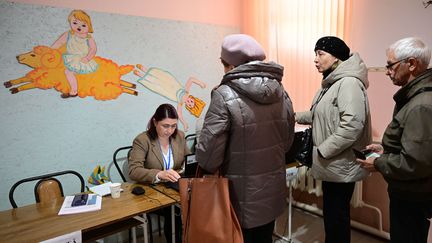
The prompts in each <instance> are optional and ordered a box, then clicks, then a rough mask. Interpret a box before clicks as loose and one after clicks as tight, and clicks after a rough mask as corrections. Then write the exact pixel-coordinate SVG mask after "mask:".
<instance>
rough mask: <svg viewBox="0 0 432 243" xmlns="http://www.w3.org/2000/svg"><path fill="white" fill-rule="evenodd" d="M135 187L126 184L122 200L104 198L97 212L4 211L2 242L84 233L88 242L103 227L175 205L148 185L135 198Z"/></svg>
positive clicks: (39, 207) (31, 207) (0, 216)
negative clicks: (59, 213) (133, 192)
mask: <svg viewBox="0 0 432 243" xmlns="http://www.w3.org/2000/svg"><path fill="white" fill-rule="evenodd" d="M133 186H134V185H133V184H130V183H124V184H123V185H122V188H123V189H124V191H123V192H122V193H121V196H120V198H116V199H113V198H111V197H109V196H108V197H104V198H103V200H102V209H101V210H98V211H94V212H87V213H79V214H71V215H61V216H59V215H57V214H58V211H59V209H60V207H61V203H62V202H60V203H57V204H55V205H49V206H44V205H41V204H39V203H37V204H32V205H29V206H24V207H19V208H14V209H10V210H6V211H2V212H0V239H1V241H2V242H39V241H42V240H47V239H51V238H54V237H57V236H60V235H64V234H67V233H70V232H74V231H78V230H81V231H82V234H83V241H86V239H87V240H88V238H89V237H87V238H86V235H91V237H94V235H97V233H98V231H99V230H100V229H102V228H104V227H105V228H106V227H108V226H110V225H113V224H116V223H120V222H123V221H127V220H130V219H131V218H133V217H134V216H140V215H142V214H143V213H147V212H151V211H154V210H157V209H159V208H163V207H167V206H170V205H173V204H175V203H176V201H175V200H173V199H172V198H170V197H167V196H166V195H164V194H163V193H160V192H158V191H156V190H154V189H152V188H150V187H149V186H143V187H144V189H145V191H146V192H145V194H144V195H140V196H135V195H133V194H132V193H131V190H132V188H133ZM141 186H142V185H141ZM95 233H96V234H95Z"/></svg>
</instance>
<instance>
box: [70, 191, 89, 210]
mask: <svg viewBox="0 0 432 243" xmlns="http://www.w3.org/2000/svg"><path fill="white" fill-rule="evenodd" d="M87 198H88V194H80V195H76V196H75V197H74V199H73V200H72V207H76V206H82V205H86V204H87Z"/></svg>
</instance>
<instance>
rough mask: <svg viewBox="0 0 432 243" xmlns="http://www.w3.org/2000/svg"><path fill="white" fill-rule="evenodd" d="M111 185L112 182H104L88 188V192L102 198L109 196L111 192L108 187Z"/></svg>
mask: <svg viewBox="0 0 432 243" xmlns="http://www.w3.org/2000/svg"><path fill="white" fill-rule="evenodd" d="M111 184H112V182H110V181H109V182H106V183H104V184H100V185H97V186H93V187H90V188H89V190H90V191H91V192H93V193H96V194H98V195H99V196H102V197H103V196H106V195H109V194H111V191H110V185H111ZM120 191H123V189H120Z"/></svg>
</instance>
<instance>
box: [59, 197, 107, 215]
mask: <svg viewBox="0 0 432 243" xmlns="http://www.w3.org/2000/svg"><path fill="white" fill-rule="evenodd" d="M74 197H75V196H66V197H65V199H64V201H63V204H62V206H61V208H60V211H59V213H58V215H65V214H74V213H84V212H91V211H96V210H100V209H101V207H102V197H101V196H99V195H97V194H88V198H87V202H86V204H84V205H81V206H72V201H73V199H74Z"/></svg>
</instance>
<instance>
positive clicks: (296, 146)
mask: <svg viewBox="0 0 432 243" xmlns="http://www.w3.org/2000/svg"><path fill="white" fill-rule="evenodd" d="M330 87H331V85H330V86H328V87H327V88H325V89H323V90H322V91H321V94H320V95H319V96H318V98H317V100H316V101H315V103H314V104H313V105H312V106H311V108H310V111H311V112H312V121H313V113H314V109H315V106H316V105H317V104H318V102H320V100H321V98H322V97H323V96H324V94H325V93H326V92H327V90H328V89H329V88H330ZM312 153H313V139H312V126H310V127H308V128H306V129H305V130H304V131H299V132H295V133H294V141H293V144H292V146H291V148H290V150H289V151H288V152H287V153H286V154H285V163H286V164H289V163H293V162H298V163H299V164H300V165H302V166H307V167H308V168H310V167H312Z"/></svg>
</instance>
